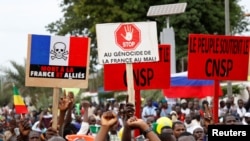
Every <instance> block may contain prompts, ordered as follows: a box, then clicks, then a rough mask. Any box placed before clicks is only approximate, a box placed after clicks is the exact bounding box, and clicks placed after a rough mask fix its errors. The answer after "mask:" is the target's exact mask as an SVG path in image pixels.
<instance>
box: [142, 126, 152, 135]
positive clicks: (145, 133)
mask: <svg viewBox="0 0 250 141" xmlns="http://www.w3.org/2000/svg"><path fill="white" fill-rule="evenodd" d="M151 131H153V130H152V128H151V127H149V128H148V129H146V130H144V131H143V134H144V135H145V136H146V135H147V134H148V133H149V132H151Z"/></svg>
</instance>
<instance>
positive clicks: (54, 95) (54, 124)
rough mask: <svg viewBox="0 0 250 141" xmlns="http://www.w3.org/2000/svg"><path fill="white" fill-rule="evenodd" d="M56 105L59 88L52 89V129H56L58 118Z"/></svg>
mask: <svg viewBox="0 0 250 141" xmlns="http://www.w3.org/2000/svg"><path fill="white" fill-rule="evenodd" d="M58 103H59V88H54V89H53V108H52V115H53V118H52V128H54V129H57V118H58V117H57V116H58Z"/></svg>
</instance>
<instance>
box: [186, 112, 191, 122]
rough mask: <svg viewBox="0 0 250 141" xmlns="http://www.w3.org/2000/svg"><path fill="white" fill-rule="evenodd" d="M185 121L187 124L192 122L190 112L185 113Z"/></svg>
mask: <svg viewBox="0 0 250 141" xmlns="http://www.w3.org/2000/svg"><path fill="white" fill-rule="evenodd" d="M185 122H186V123H187V124H190V123H191V122H192V117H191V115H190V114H187V115H186V117H185Z"/></svg>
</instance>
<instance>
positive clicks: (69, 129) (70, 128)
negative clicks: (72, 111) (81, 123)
mask: <svg viewBox="0 0 250 141" xmlns="http://www.w3.org/2000/svg"><path fill="white" fill-rule="evenodd" d="M77 131H78V129H77V128H76V127H75V125H74V124H72V123H68V124H66V125H65V126H64V130H63V138H65V137H66V136H67V135H71V134H76V133H77Z"/></svg>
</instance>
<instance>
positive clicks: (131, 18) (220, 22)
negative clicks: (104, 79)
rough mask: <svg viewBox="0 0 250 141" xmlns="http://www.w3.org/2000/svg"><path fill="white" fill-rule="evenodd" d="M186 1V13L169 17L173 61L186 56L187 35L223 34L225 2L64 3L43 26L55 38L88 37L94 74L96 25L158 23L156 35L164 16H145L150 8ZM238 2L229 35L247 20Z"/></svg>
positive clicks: (232, 5)
mask: <svg viewBox="0 0 250 141" xmlns="http://www.w3.org/2000/svg"><path fill="white" fill-rule="evenodd" d="M180 2H187V8H186V11H185V13H182V14H177V15H174V16H171V17H170V26H173V27H174V29H175V40H176V59H177V60H178V59H180V58H182V57H185V56H187V43H188V34H189V33H205V34H214V33H217V34H225V13H224V0H157V1H152V0H63V1H62V3H61V8H62V12H63V13H64V16H63V17H62V18H61V19H59V20H57V21H55V22H52V23H50V24H48V25H47V26H46V28H47V30H48V31H49V32H50V33H55V34H58V35H66V34H70V35H75V36H88V37H90V38H91V40H92V44H91V58H90V73H93V72H95V71H96V69H95V66H96V65H97V46H96V35H95V25H96V24H98V23H114V22H138V21H148V20H153V21H157V28H158V33H159V32H160V31H161V30H162V28H163V27H165V25H166V20H165V16H161V17H153V18H152V17H147V11H148V9H149V7H150V6H154V5H162V4H172V3H180ZM237 2H238V0H230V24H231V26H230V27H231V30H230V31H232V33H240V32H242V31H244V30H247V28H246V26H247V25H248V21H247V20H246V19H243V11H242V9H241V7H240V6H239V5H238V4H237Z"/></svg>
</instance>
